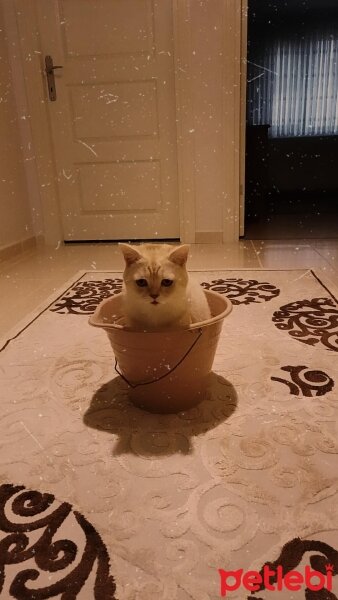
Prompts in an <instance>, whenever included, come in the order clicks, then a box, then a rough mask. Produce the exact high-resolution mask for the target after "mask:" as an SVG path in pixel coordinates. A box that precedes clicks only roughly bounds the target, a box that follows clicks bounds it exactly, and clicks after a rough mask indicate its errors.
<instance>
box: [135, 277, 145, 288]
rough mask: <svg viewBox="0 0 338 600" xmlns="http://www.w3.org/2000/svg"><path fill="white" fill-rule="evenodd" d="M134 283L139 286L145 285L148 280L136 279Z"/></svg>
mask: <svg viewBox="0 0 338 600" xmlns="http://www.w3.org/2000/svg"><path fill="white" fill-rule="evenodd" d="M136 285H138V286H139V287H147V285H148V282H147V280H146V279H136Z"/></svg>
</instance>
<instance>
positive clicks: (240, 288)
mask: <svg viewBox="0 0 338 600" xmlns="http://www.w3.org/2000/svg"><path fill="white" fill-rule="evenodd" d="M201 285H202V286H203V287H204V289H205V290H212V291H213V292H218V293H219V294H225V295H226V296H227V297H228V298H229V300H231V302H232V304H234V305H235V306H237V305H238V304H252V303H258V302H268V301H269V300H272V299H273V298H276V296H279V294H280V290H279V289H278V288H277V287H275V286H274V285H272V284H271V283H268V282H266V281H263V282H262V281H257V280H256V279H249V280H245V279H242V278H239V277H238V278H227V279H213V280H212V281H210V282H206V281H203V282H202V284H201Z"/></svg>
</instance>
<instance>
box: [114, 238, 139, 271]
mask: <svg viewBox="0 0 338 600" xmlns="http://www.w3.org/2000/svg"><path fill="white" fill-rule="evenodd" d="M119 247H120V248H121V251H122V254H123V256H124V260H125V261H126V265H128V267H129V266H130V265H132V264H133V263H135V262H137V261H138V260H140V258H141V254H140V253H139V252H138V251H137V250H136V248H134V247H133V246H130V245H129V244H122V243H119Z"/></svg>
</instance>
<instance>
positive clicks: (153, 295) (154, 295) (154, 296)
mask: <svg viewBox="0 0 338 600" xmlns="http://www.w3.org/2000/svg"><path fill="white" fill-rule="evenodd" d="M149 295H150V298H154V300H156V298H158V296H159V294H149Z"/></svg>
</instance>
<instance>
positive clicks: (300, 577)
mask: <svg viewBox="0 0 338 600" xmlns="http://www.w3.org/2000/svg"><path fill="white" fill-rule="evenodd" d="M325 569H326V574H325V575H324V574H323V573H321V572H320V571H315V570H314V569H311V567H309V566H306V567H305V569H304V570H303V571H286V572H285V573H284V571H283V567H282V566H281V565H278V567H277V568H276V569H271V568H270V567H269V566H268V565H264V567H263V569H262V571H260V572H258V571H244V570H243V569H238V570H237V571H225V570H224V569H218V573H219V575H220V594H221V597H224V596H228V597H229V598H231V595H230V593H231V592H234V591H235V590H238V589H239V588H244V589H246V590H248V592H258V591H259V590H263V589H265V590H269V591H273V592H274V591H277V592H280V591H282V590H290V591H293V592H296V591H299V590H300V589H301V588H302V587H303V588H306V589H308V590H311V591H313V592H317V591H319V590H324V589H325V590H328V591H329V592H331V591H332V571H333V565H331V564H327V565H326V566H325ZM276 600H277V598H276Z"/></svg>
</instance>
